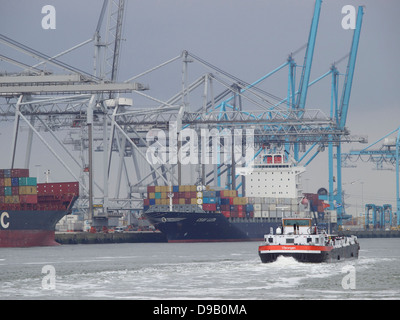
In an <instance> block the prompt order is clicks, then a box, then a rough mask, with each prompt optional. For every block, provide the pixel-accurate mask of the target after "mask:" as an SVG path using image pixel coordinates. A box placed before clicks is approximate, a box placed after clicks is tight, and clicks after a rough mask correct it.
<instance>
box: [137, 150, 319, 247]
mask: <svg viewBox="0 0 400 320" xmlns="http://www.w3.org/2000/svg"><path fill="white" fill-rule="evenodd" d="M304 171H305V168H304V167H300V166H295V165H293V163H291V162H289V161H287V160H286V159H285V158H284V155H282V154H274V155H263V156H262V157H260V158H258V159H256V160H255V162H254V163H253V165H252V166H249V167H246V168H237V169H236V173H237V174H240V175H243V176H244V179H245V194H246V197H243V196H240V195H239V194H238V191H237V190H212V187H210V186H195V185H184V186H182V185H181V186H148V187H147V198H146V199H144V203H143V205H144V206H143V208H144V215H145V217H146V218H147V219H148V220H149V221H150V222H151V223H152V224H153V225H154V226H155V227H156V228H157V229H159V230H160V231H161V232H163V233H164V234H165V235H166V238H167V240H168V242H213V241H262V240H263V239H264V234H265V233H266V232H267V231H269V230H271V229H272V230H275V229H276V228H278V227H279V226H280V225H281V218H282V217H283V216H298V215H304V214H305V210H306V209H307V210H309V209H310V204H311V202H312V201H313V202H314V203H313V205H314V206H315V207H316V210H317V208H321V207H322V203H319V202H322V201H320V200H318V198H315V197H314V195H313V194H307V195H306V196H304V195H303V194H302V190H301V189H300V175H301V173H303V172H304ZM308 197H310V201H309V200H307V198H308ZM311 199H312V200H311Z"/></svg>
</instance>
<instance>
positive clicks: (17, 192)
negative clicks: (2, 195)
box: [11, 187, 19, 196]
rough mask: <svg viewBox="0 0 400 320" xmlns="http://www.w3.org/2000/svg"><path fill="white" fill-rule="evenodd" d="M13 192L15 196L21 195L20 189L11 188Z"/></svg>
mask: <svg viewBox="0 0 400 320" xmlns="http://www.w3.org/2000/svg"><path fill="white" fill-rule="evenodd" d="M11 190H12V191H11V192H12V195H13V196H17V195H19V187H11Z"/></svg>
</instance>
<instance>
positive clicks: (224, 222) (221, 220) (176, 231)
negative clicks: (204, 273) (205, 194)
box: [145, 212, 280, 242]
mask: <svg viewBox="0 0 400 320" xmlns="http://www.w3.org/2000/svg"><path fill="white" fill-rule="evenodd" d="M145 216H146V218H147V219H148V220H149V221H150V222H151V223H152V224H153V225H154V226H155V227H156V228H157V229H159V230H160V231H161V232H162V233H163V234H165V236H166V237H167V240H168V242H217V241H261V240H262V239H263V238H264V234H265V233H267V232H269V230H270V228H273V229H274V230H275V229H276V228H277V227H278V226H279V225H280V222H278V221H270V220H269V219H266V218H227V217H225V216H224V215H222V214H221V213H206V212H204V213H201V212H200V213H199V212H146V213H145Z"/></svg>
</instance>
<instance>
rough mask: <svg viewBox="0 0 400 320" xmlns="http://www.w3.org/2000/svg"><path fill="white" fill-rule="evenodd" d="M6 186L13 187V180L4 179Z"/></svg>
mask: <svg viewBox="0 0 400 320" xmlns="http://www.w3.org/2000/svg"><path fill="white" fill-rule="evenodd" d="M4 186H5V187H11V178H4Z"/></svg>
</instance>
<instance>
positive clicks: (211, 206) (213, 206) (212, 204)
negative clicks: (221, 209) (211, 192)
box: [203, 203, 217, 211]
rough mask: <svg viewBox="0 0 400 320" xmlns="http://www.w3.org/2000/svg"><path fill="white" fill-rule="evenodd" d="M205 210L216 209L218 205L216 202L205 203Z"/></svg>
mask: <svg viewBox="0 0 400 320" xmlns="http://www.w3.org/2000/svg"><path fill="white" fill-rule="evenodd" d="M203 210H204V211H216V210H217V205H216V204H215V203H203Z"/></svg>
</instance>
